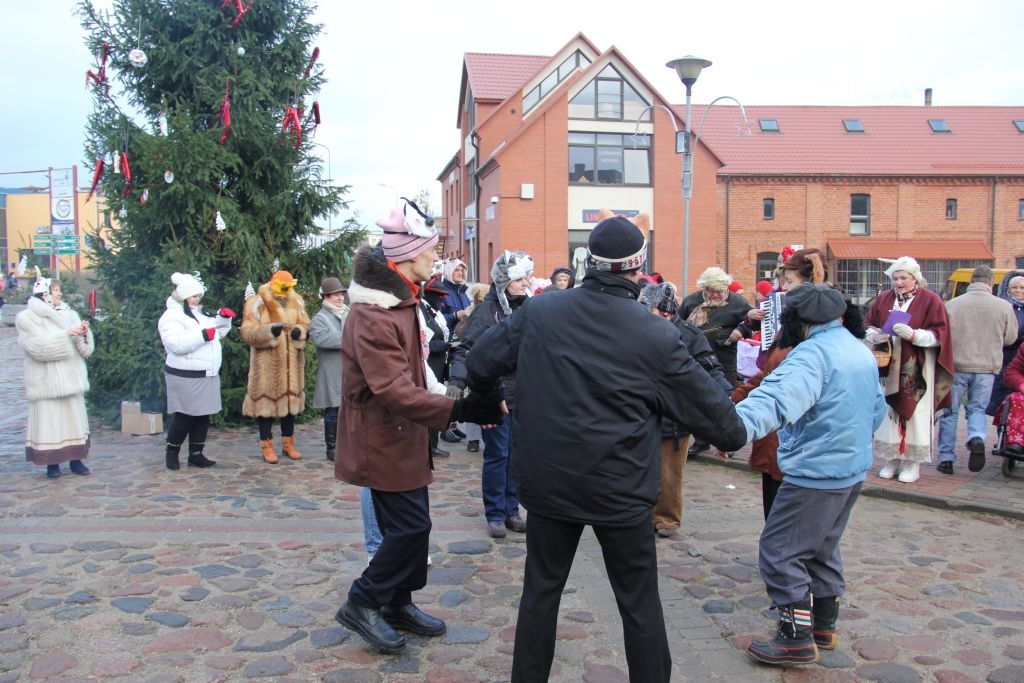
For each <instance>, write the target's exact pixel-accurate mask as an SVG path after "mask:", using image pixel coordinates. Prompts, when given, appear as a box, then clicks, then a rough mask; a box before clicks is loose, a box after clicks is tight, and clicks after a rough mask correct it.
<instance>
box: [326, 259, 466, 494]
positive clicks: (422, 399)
mask: <svg viewBox="0 0 1024 683" xmlns="http://www.w3.org/2000/svg"><path fill="white" fill-rule="evenodd" d="M382 258H383V256H382V254H381V253H380V252H379V251H373V250H370V249H369V248H365V247H364V248H363V249H360V250H359V253H358V254H356V260H355V263H354V264H353V268H352V284H351V286H350V287H349V290H348V296H349V300H350V302H351V306H350V308H349V313H348V318H347V320H346V321H345V329H344V331H343V332H342V337H341V376H342V382H341V383H342V394H341V407H340V411H339V415H338V445H337V456H336V458H335V462H334V476H335V477H336V478H337V479H340V480H341V481H345V482H348V483H349V484H355V485H356V486H368V487H370V488H373V489H377V490H379V491H392V492H395V491H412V490H414V489H418V488H422V487H424V486H426V485H427V484H429V483H430V482H431V481H433V479H434V475H433V472H432V471H431V470H432V469H433V466H432V462H431V458H430V450H429V448H430V447H429V441H428V434H427V429H428V428H430V429H445V428H447V426H448V423H449V420H450V417H451V412H452V408H453V407H454V405H455V400H454V399H451V398H448V397H447V396H445V395H443V394H441V395H438V394H431V393H430V392H428V391H427V388H426V387H427V383H426V368H425V367H424V365H423V346H422V342H421V341H420V339H421V337H420V326H419V316H418V315H417V313H416V311H417V306H418V305H419V302H418V301H417V299H416V298H415V297H414V296H413V294H412V291H411V290H410V288H409V285H408V284H407V283H406V282H405V280H404V279H402V278H401V277H400V276H399V275H398V273H396V272H395V271H393V270H391V269H390V268H388V267H387V265H386V263H385V262H384V261H383V260H380V259H382Z"/></svg>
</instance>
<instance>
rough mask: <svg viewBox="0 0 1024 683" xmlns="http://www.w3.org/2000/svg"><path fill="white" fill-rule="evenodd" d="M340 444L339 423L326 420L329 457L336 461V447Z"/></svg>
mask: <svg viewBox="0 0 1024 683" xmlns="http://www.w3.org/2000/svg"><path fill="white" fill-rule="evenodd" d="M337 444H338V423H337V422H326V421H325V422H324V445H325V446H327V459H328V460H330V461H331V462H334V449H335V448H336V447H337Z"/></svg>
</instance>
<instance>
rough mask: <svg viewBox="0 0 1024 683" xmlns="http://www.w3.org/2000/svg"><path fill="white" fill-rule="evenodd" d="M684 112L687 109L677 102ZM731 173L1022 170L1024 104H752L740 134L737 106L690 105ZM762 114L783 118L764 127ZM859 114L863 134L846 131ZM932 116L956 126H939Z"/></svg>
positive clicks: (704, 136) (917, 173)
mask: <svg viewBox="0 0 1024 683" xmlns="http://www.w3.org/2000/svg"><path fill="white" fill-rule="evenodd" d="M673 108H674V109H675V111H676V112H678V113H679V115H680V117H684V116H685V113H686V112H685V108H684V107H681V106H679V105H674V107H673ZM705 111H706V113H707V116H706V120H705V122H704V127H703V130H701V131H700V137H701V142H702V143H704V144H706V145H707V146H708V147H709V148H710V149H711V151H712V152H714V153H715V155H716V156H717V157H718V158H719V159H720V160H721V161H722V163H723V164H724V166H723V168H722V169H721V170H720V171H719V173H720V174H726V175H805V174H806V175H846V174H852V175H915V176H948V175H1024V133H1021V132H1019V131H1018V130H1017V128H1016V127H1015V126H1014V123H1013V122H1014V120H1015V119H1024V107H924V106H921V107H813V106H811V107H807V106H777V107H775V106H755V107H746V112H747V119H748V121H749V122H750V126H749V129H750V132H751V135H750V136H740V135H738V133H737V123H738V122H740V120H741V119H740V114H739V109H738V108H737V107H734V106H728V105H726V106H720V105H715V106H712V107H710V108H706V107H705V106H703V105H694V106H693V108H692V117H693V121H692V123H693V129H694V131H695V132H697V129H698V127H699V124H700V118H701V117H702V116H704V114H705ZM759 119H775V120H776V121H778V125H779V132H778V133H766V132H762V131H761V129H760V126H759V123H758V121H759ZM843 119H857V120H859V121H860V122H861V124H862V125H863V127H864V132H863V133H847V132H846V130H845V128H844V127H843ZM929 119H942V120H944V121H945V122H946V123H947V124H948V125H949V128H950V130H951V132H950V133H933V132H932V129H931V127H930V126H929V124H928V120H929Z"/></svg>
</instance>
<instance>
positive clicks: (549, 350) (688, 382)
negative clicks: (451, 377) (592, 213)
mask: <svg viewBox="0 0 1024 683" xmlns="http://www.w3.org/2000/svg"><path fill="white" fill-rule="evenodd" d="M637 294H639V287H638V286H637V285H636V284H635V283H632V282H630V281H628V280H626V279H625V278H622V277H619V276H617V275H611V274H604V273H597V272H594V271H588V273H587V276H586V277H585V278H584V280H583V284H582V286H580V287H577V288H576V289H573V290H569V291H565V292H561V293H559V294H556V295H542V296H539V297H535V298H533V299H530V300H529V301H527V302H526V303H525V304H523V306H522V307H520V308H519V310H518V311H516V312H515V314H514V315H512V316H510V317H509V318H508V319H507V320H505V321H503V322H502V323H501V324H498V325H495V326H493V327H491V329H489V330H487V332H485V333H484V334H483V336H481V337H480V338H479V339H478V340H477V341H476V344H475V345H474V346H473V348H472V349H471V350H470V352H469V354H468V356H467V358H466V367H467V369H468V372H469V375H468V377H469V386H470V388H471V389H472V388H479V389H481V390H487V389H490V388H493V386H494V384H495V383H496V382H497V381H498V380H499V378H501V377H503V376H505V375H507V374H509V373H513V372H514V373H515V378H516V393H517V395H518V403H517V406H516V410H515V412H514V413H513V415H512V443H513V444H515V447H514V449H513V452H512V467H513V471H514V472H515V475H516V477H517V479H518V485H519V499H520V501H522V503H523V505H524V506H525V507H526V509H527V510H529V511H530V512H537V513H539V514H542V515H544V516H547V517H552V518H554V519H559V520H565V521H571V522H580V523H585V524H602V525H608V526H631V525H636V524H639V523H640V522H642V521H643V520H644V519H645V518H646V517H647V516H648V515H649V514H650V511H651V508H652V507H653V506H654V504H655V502H657V499H658V488H659V479H660V458H659V454H660V447H661V432H660V429H659V425H658V420H659V417H660V416H664V417H667V418H669V419H672V420H674V421H676V422H679V423H680V424H681V425H682V426H683V428H685V429H686V431H688V432H691V433H694V434H696V435H698V436H700V437H702V438H706V439H708V440H709V441H711V442H713V443H715V444H717V445H718V446H719V447H721V448H724V449H726V450H737V449H739V448H740V447H741V446H743V444H744V443H745V442H746V428H745V427H744V426H743V423H742V422H741V421H740V419H739V417H738V416H737V414H736V411H735V408H734V407H733V405H732V401H731V400H730V398H729V395H728V394H726V393H725V391H723V388H722V387H721V386H719V385H718V384H716V383H715V381H714V380H713V379H712V378H711V376H710V375H708V373H707V372H705V371H704V369H703V368H701V367H700V366H699V365H698V364H697V363H696V362H695V361H694V359H693V358H692V357H691V356H690V354H689V352H688V351H687V350H686V346H685V345H684V344H683V342H682V340H681V339H680V332H679V330H678V329H677V328H676V327H675V326H674V325H673V324H672V323H671V322H669V321H668V320H665V319H663V318H660V317H658V316H655V315H651V314H650V312H649V311H648V310H647V308H646V307H645V306H642V305H640V304H638V303H637V302H636V296H637ZM473 315H474V316H475V315H476V313H475V312H474V314H473Z"/></svg>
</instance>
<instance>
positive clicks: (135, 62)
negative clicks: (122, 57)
mask: <svg viewBox="0 0 1024 683" xmlns="http://www.w3.org/2000/svg"><path fill="white" fill-rule="evenodd" d="M128 61H129V62H131V64H132V66H134V67H135V68H136V69H138V68H140V67H143V66H146V62H147V61H148V57H146V53H145V52H143V51H142V50H140V49H139V48H135V49H134V50H132V51H131V52H129V53H128Z"/></svg>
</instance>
